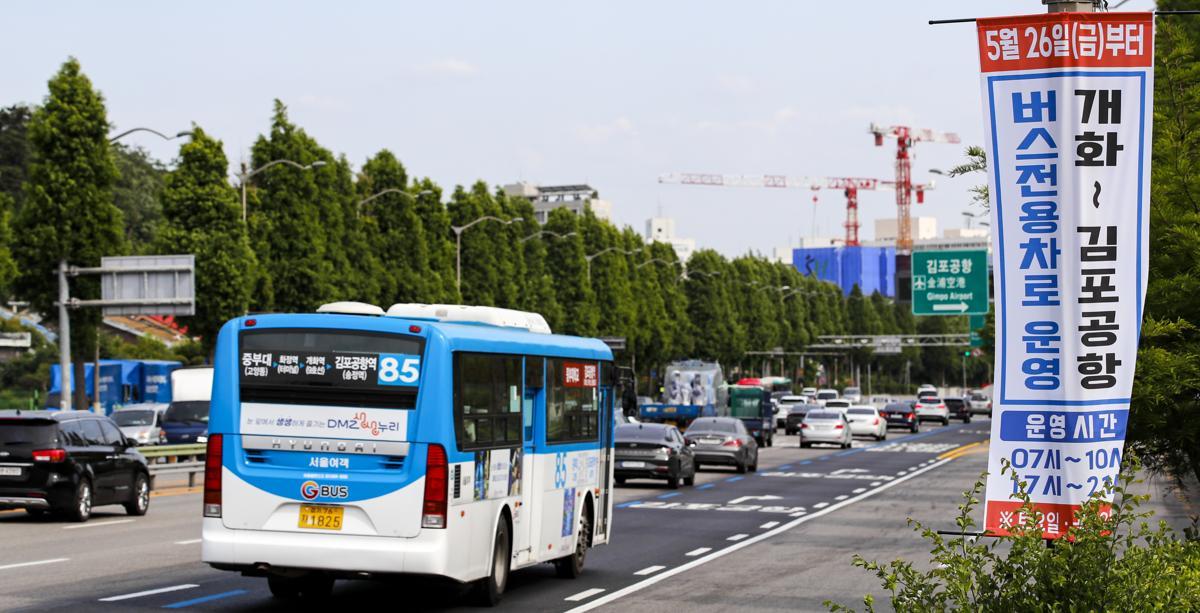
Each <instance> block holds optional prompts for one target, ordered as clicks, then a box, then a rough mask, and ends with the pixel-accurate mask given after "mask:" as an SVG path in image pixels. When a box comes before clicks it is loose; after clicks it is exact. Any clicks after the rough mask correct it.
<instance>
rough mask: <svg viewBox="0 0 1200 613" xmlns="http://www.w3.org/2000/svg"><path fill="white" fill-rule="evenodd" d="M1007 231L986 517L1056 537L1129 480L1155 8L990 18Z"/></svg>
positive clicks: (989, 522)
mask: <svg viewBox="0 0 1200 613" xmlns="http://www.w3.org/2000/svg"><path fill="white" fill-rule="evenodd" d="M978 33H979V59H980V66H981V69H982V86H983V114H984V120H985V121H984V129H985V132H986V136H987V140H986V149H987V155H988V187H989V188H990V190H991V192H990V193H991V203H992V228H993V230H994V232H995V235H994V236H995V245H994V249H993V268H994V272H995V275H994V282H995V290H996V291H995V292H994V295H995V297H996V336H997V338H996V372H995V388H994V389H995V391H994V392H993V396H994V398H993V417H992V435H991V451H990V457H989V459H988V472H989V476H988V482H987V497H986V505H985V511H984V514H985V526H986V529H987V531H988V532H989V533H992V534H1007V533H1008V531H1009V528H1011V527H1012V526H1013V525H1015V524H1019V523H1022V522H1023V521H1024V520H1025V519H1027V518H1024V517H1022V516H1021V512H1020V507H1021V503H1020V502H1019V501H1017V500H1015V499H1013V498H1012V495H1013V494H1014V493H1015V491H1016V486H1015V484H1014V482H1013V481H1012V479H1011V478H1010V475H1002V474H1001V460H1008V461H1009V462H1011V463H1012V466H1013V468H1014V469H1015V470H1016V473H1017V476H1018V477H1019V478H1020V480H1021V481H1024V482H1025V483H1026V484H1027V486H1026V491H1027V492H1028V493H1029V496H1030V498H1031V499H1032V501H1033V503H1034V504H1035V506H1036V507H1037V511H1036V519H1037V522H1038V523H1039V524H1040V526H1041V528H1042V532H1043V536H1045V537H1046V538H1056V537H1059V536H1062V535H1063V534H1064V533H1065V532H1066V530H1067V529H1068V528H1069V527H1070V525H1071V524H1072V522H1073V521H1074V511H1075V509H1077V508H1078V507H1079V504H1080V503H1081V502H1083V501H1084V500H1086V499H1087V498H1088V496H1089V495H1091V494H1092V493H1094V492H1097V491H1100V490H1102V489H1103V487H1104V484H1105V482H1106V481H1109V480H1112V479H1114V478H1115V477H1116V475H1117V473H1118V470H1119V467H1120V460H1121V455H1122V453H1123V448H1124V441H1125V430H1126V425H1127V423H1128V421H1129V397H1130V392H1131V390H1132V387H1133V373H1134V362H1135V359H1136V357H1137V345H1138V334H1139V330H1140V329H1141V322H1142V303H1143V298H1144V294H1145V289H1146V270H1147V265H1146V259H1147V248H1148V245H1149V237H1148V222H1149V206H1150V202H1149V196H1150V144H1151V139H1150V133H1151V118H1152V116H1153V109H1154V105H1153V90H1154V83H1153V78H1154V74H1153V66H1154V61H1153V51H1154V17H1153V15H1152V14H1151V13H1054V14H1045V15H1028V16H1021V17H1000V18H993V19H980V20H979V21H978Z"/></svg>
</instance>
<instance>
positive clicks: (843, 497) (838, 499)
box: [833, 494, 849, 502]
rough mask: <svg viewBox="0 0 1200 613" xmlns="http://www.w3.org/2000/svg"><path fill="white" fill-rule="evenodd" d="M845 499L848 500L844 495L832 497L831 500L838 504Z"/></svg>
mask: <svg viewBox="0 0 1200 613" xmlns="http://www.w3.org/2000/svg"><path fill="white" fill-rule="evenodd" d="M847 498H849V496H847V495H846V494H842V495H840V496H834V497H833V499H834V500H837V501H838V502H841V501H843V500H845V499H847Z"/></svg>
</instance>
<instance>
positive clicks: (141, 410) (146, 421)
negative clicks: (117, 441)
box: [110, 402, 167, 446]
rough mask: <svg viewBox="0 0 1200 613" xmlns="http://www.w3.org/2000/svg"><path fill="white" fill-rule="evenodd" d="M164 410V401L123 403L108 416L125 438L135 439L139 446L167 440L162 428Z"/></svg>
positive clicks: (165, 406) (165, 409)
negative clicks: (123, 404)
mask: <svg viewBox="0 0 1200 613" xmlns="http://www.w3.org/2000/svg"><path fill="white" fill-rule="evenodd" d="M166 411H167V404H166V403H165V402H163V403H159V402H144V403H141V404H129V405H125V406H123V407H121V408H119V409H117V410H116V411H113V414H112V415H110V417H112V420H113V421H114V422H116V423H117V426H118V427H119V428H121V433H122V434H124V435H125V438H128V439H130V440H133V441H136V442H137V444H138V445H139V446H146V445H162V444H165V443H166V442H167V434H166V432H164V431H163V429H162V418H163V414H164V413H166Z"/></svg>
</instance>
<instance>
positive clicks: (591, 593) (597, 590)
mask: <svg viewBox="0 0 1200 613" xmlns="http://www.w3.org/2000/svg"><path fill="white" fill-rule="evenodd" d="M603 591H604V588H602V587H594V588H592V589H590V590H583V591H582V592H579V593H578V594H575V595H574V596H567V597H566V598H563V600H565V601H567V602H579V601H580V600H587V599H588V598H591V597H592V596H595V595H596V594H599V593H600V592H603Z"/></svg>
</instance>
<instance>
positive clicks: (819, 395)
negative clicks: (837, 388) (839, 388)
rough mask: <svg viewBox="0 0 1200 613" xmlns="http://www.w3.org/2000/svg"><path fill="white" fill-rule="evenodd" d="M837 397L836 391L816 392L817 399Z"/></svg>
mask: <svg viewBox="0 0 1200 613" xmlns="http://www.w3.org/2000/svg"><path fill="white" fill-rule="evenodd" d="M834 398H837V392H817V400H833V399H834Z"/></svg>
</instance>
